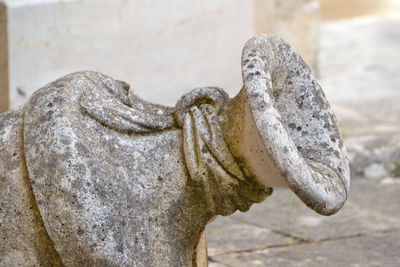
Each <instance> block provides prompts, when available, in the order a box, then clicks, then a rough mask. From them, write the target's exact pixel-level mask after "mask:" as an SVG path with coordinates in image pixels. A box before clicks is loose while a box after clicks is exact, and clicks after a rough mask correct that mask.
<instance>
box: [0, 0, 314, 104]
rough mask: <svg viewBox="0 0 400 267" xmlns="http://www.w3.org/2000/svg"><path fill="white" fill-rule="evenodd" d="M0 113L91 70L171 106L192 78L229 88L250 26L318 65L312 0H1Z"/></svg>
mask: <svg viewBox="0 0 400 267" xmlns="http://www.w3.org/2000/svg"><path fill="white" fill-rule="evenodd" d="M0 6H1V8H0V42H2V44H3V45H0V62H1V65H0V112H2V111H5V110H7V109H9V108H15V107H17V106H19V105H22V104H23V103H25V102H26V101H27V99H28V98H29V96H30V95H31V94H32V93H33V92H34V91H35V90H37V89H39V88H40V87H42V86H43V85H44V84H46V83H48V82H50V81H52V80H54V79H57V78H58V77H60V76H62V75H65V74H68V73H70V72H74V71H80V70H94V71H100V72H103V73H106V74H108V75H110V76H112V77H114V78H116V79H122V80H125V81H127V82H129V83H130V84H131V86H132V88H133V89H134V90H135V91H136V92H137V93H138V94H139V95H140V96H141V97H143V98H145V99H147V100H150V101H153V102H158V103H163V104H169V105H174V104H175V102H176V101H177V99H178V98H179V96H180V95H182V94H183V93H184V92H186V91H188V90H190V89H192V88H194V87H199V86H210V85H214V86H220V87H222V88H224V89H225V90H227V91H228V92H229V93H230V94H231V95H234V94H235V93H236V92H238V91H239V89H240V87H241V84H242V81H241V73H240V56H241V49H242V47H243V45H244V43H245V42H246V41H247V40H248V39H249V38H251V37H252V36H254V35H255V34H256V33H260V32H268V33H275V34H277V35H279V36H281V37H283V38H284V39H286V40H288V41H289V43H291V44H292V45H293V46H294V47H295V48H296V49H297V50H298V51H299V52H300V53H301V54H302V55H303V57H304V58H305V60H306V61H307V62H308V63H310V64H312V65H313V66H314V67H315V66H316V64H315V62H316V60H315V58H316V57H315V54H316V51H317V50H318V49H317V47H318V42H317V41H316V40H318V37H317V36H318V30H317V20H318V3H317V1H316V0H297V1H295V0H284V1H282V0H219V1H214V0H204V1H177V0H174V1H155V0H135V1H126V0H114V1H108V0H0Z"/></svg>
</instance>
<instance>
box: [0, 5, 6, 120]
mask: <svg viewBox="0 0 400 267" xmlns="http://www.w3.org/2000/svg"><path fill="white" fill-rule="evenodd" d="M6 11H7V9H6V6H5V5H3V4H2V3H0V113H1V112H4V111H6V110H7V109H8V56H7V53H8V52H7V50H8V49H7V48H8V46H7V36H8V34H7V13H6Z"/></svg>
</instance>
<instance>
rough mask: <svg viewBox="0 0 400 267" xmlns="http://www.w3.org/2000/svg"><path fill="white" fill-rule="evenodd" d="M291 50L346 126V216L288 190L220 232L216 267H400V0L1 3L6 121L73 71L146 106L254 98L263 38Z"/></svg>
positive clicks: (0, 85)
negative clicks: (247, 63)
mask: <svg viewBox="0 0 400 267" xmlns="http://www.w3.org/2000/svg"><path fill="white" fill-rule="evenodd" d="M263 32H266V33H273V34H276V35H278V36H280V37H282V38H284V39H285V40H286V41H287V42H289V43H290V44H291V45H292V46H293V47H294V48H295V49H296V50H297V51H298V52H299V53H300V54H301V55H302V57H303V58H304V60H305V61H306V62H307V63H308V64H309V65H310V66H311V68H312V69H313V71H314V73H315V74H316V75H317V76H318V77H319V81H320V83H321V85H322V88H323V89H324V91H325V93H326V95H327V98H328V100H329V102H330V103H331V105H332V107H333V109H334V111H335V113H336V115H337V117H338V120H339V124H340V128H341V131H342V135H343V137H344V139H345V145H346V147H347V150H348V153H349V158H350V161H351V172H352V192H351V194H350V199H349V201H348V202H347V203H346V204H345V206H344V208H343V209H342V210H341V211H340V212H339V213H338V214H336V215H334V216H331V217H322V216H319V215H317V214H315V213H313V212H312V211H310V210H308V209H307V208H306V207H305V205H304V204H302V203H300V201H299V200H298V199H297V198H296V197H295V196H294V195H293V194H292V193H291V192H289V191H287V190H279V189H278V190H276V192H275V193H274V194H273V196H272V197H271V198H270V199H269V200H267V201H265V202H264V203H262V204H259V205H254V206H253V207H252V209H251V210H250V211H249V212H248V213H240V212H238V213H235V214H234V215H233V216H230V217H226V218H223V217H221V218H217V219H216V220H214V221H213V222H212V223H211V224H210V225H209V226H208V228H207V232H206V236H207V240H208V250H209V263H210V266H216V267H217V266H353V267H357V266H400V253H399V251H400V216H399V214H400V194H399V193H398V192H399V190H400V179H399V178H398V177H399V176H400V0H319V1H318V0H218V1H215V0H203V1H177V0H172V1H154V0H113V1H110V0H0V112H4V111H7V110H9V109H14V108H17V107H18V106H20V105H22V104H24V103H25V102H26V101H27V100H28V99H29V96H30V95H31V94H32V93H33V92H34V91H36V90H37V89H39V88H40V87H42V86H43V85H45V84H46V83H48V82H51V81H53V80H55V79H57V78H59V77H61V76H63V75H65V74H68V73H71V72H75V71H79V70H94V71H100V72H103V73H105V74H108V75H110V76H112V77H113V78H115V79H121V80H125V81H127V82H128V83H130V84H131V88H133V90H135V92H136V93H137V94H138V95H139V96H141V97H142V98H144V99H146V100H150V101H152V102H157V103H162V104H167V105H174V104H175V103H176V101H177V100H178V99H179V97H180V96H181V95H182V94H183V93H184V92H186V91H189V90H191V89H193V88H195V87H200V86H211V85H213V86H219V87H222V88H223V89H225V90H226V91H227V92H229V94H230V95H231V96H234V95H235V94H236V93H237V92H238V91H239V90H240V88H241V85H242V80H241V73H240V56H241V49H242V48H243V45H244V43H245V42H246V41H247V40H248V39H249V38H251V37H252V36H254V35H255V34H256V33H263Z"/></svg>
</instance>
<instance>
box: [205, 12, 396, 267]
mask: <svg viewBox="0 0 400 267" xmlns="http://www.w3.org/2000/svg"><path fill="white" fill-rule="evenodd" d="M399 47H400V16H397V17H364V18H357V19H350V20H342V21H334V22H328V23H324V25H323V26H322V37H321V51H320V62H319V64H320V65H319V66H320V81H321V84H322V87H323V88H324V89H325V92H326V95H327V97H328V99H329V101H330V102H331V104H332V107H333V109H334V110H335V112H336V114H337V116H338V119H339V123H340V125H341V129H342V133H343V136H344V138H345V141H346V147H347V149H348V151H349V156H350V160H351V168H352V173H353V180H352V185H351V193H350V197H349V200H348V202H347V203H346V204H345V206H344V207H343V209H342V210H341V211H339V212H338V213H337V214H335V215H333V216H330V217H324V216H321V215H318V214H316V213H314V212H313V211H311V210H310V209H308V208H307V207H306V206H305V205H304V204H302V203H301V202H300V200H298V199H297V197H296V196H295V195H294V194H293V193H292V192H290V191H289V190H284V189H278V190H275V192H274V194H273V195H272V196H271V198H270V199H268V200H267V201H265V202H264V203H262V204H258V205H254V206H253V207H252V208H251V209H250V211H249V212H246V213H241V212H237V213H235V214H234V215H232V216H230V217H218V218H216V219H215V220H214V221H213V222H211V223H210V224H209V225H208V227H207V229H206V238H207V241H208V253H209V266H211V267H221V266H238V267H239V266H240V267H242V266H279V267H281V266H283V267H284V266H299V267H300V266H301V267H305V266H309V267H314V266H315V267H317V266H324V267H325V266H326V267H330V266H332V267H336V266H351V267H364V266H365V267H369V266H376V267H378V266H379V267H380V266H385V267H386V266H389V267H390V266H393V267H395V266H396V267H398V266H400V194H399V191H400V178H387V177H393V176H400V104H399V103H400V52H399ZM368 178H369V179H368Z"/></svg>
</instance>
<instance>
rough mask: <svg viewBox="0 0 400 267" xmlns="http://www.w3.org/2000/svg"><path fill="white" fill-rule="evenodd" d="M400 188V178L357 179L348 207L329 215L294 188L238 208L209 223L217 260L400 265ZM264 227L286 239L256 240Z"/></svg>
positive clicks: (255, 263) (256, 263) (264, 263)
mask: <svg viewBox="0 0 400 267" xmlns="http://www.w3.org/2000/svg"><path fill="white" fill-rule="evenodd" d="M399 190H400V179H385V180H383V181H382V182H381V181H378V180H367V179H356V180H353V182H352V193H351V194H350V198H349V199H348V201H347V202H346V204H345V205H344V207H343V209H342V210H341V211H340V212H339V213H338V214H336V215H333V216H331V217H328V218H322V217H321V216H318V215H316V214H313V213H312V212H310V211H309V210H307V209H304V207H303V205H301V203H300V202H299V201H298V200H296V198H294V197H293V195H292V194H291V193H290V192H288V191H282V190H280V191H276V192H275V193H276V194H274V195H273V196H272V197H271V198H270V199H269V201H266V202H265V203H262V204H257V205H254V206H253V207H252V208H251V209H250V211H249V212H247V213H235V214H233V215H232V216H230V217H229V221H227V220H226V219H225V218H224V217H218V218H217V219H215V220H214V221H212V222H211V223H210V224H208V225H207V229H206V233H207V241H208V244H209V245H210V246H211V245H212V248H213V250H212V251H209V252H210V253H209V255H210V259H211V262H214V263H216V262H217V263H218V264H221V265H222V266H397V265H398V262H399V258H398V257H399V255H398V247H399V245H400V243H399V241H398V238H399V233H400V227H399V225H400V218H399V217H398V214H399V213H400V196H399V194H398V192H399ZM231 224H232V226H231ZM249 225H253V226H255V227H254V228H250V227H249ZM231 227H234V229H235V231H236V232H239V233H241V232H245V231H247V233H246V234H242V235H237V237H236V238H230V236H232V232H228V231H225V229H231ZM260 229H264V230H265V231H266V232H273V233H275V234H277V235H281V238H280V239H279V238H271V239H270V242H269V243H266V244H265V246H260V244H259V243H258V242H257V241H256V240H257V239H256V238H254V240H255V241H253V242H251V240H249V239H248V236H256V235H257V233H259V232H260ZM210 233H220V234H219V235H216V234H214V235H212V234H210ZM285 238H292V239H293V242H292V243H288V242H285ZM219 240H224V241H225V242H219ZM244 244H245V245H244ZM212 252H215V253H212Z"/></svg>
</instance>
